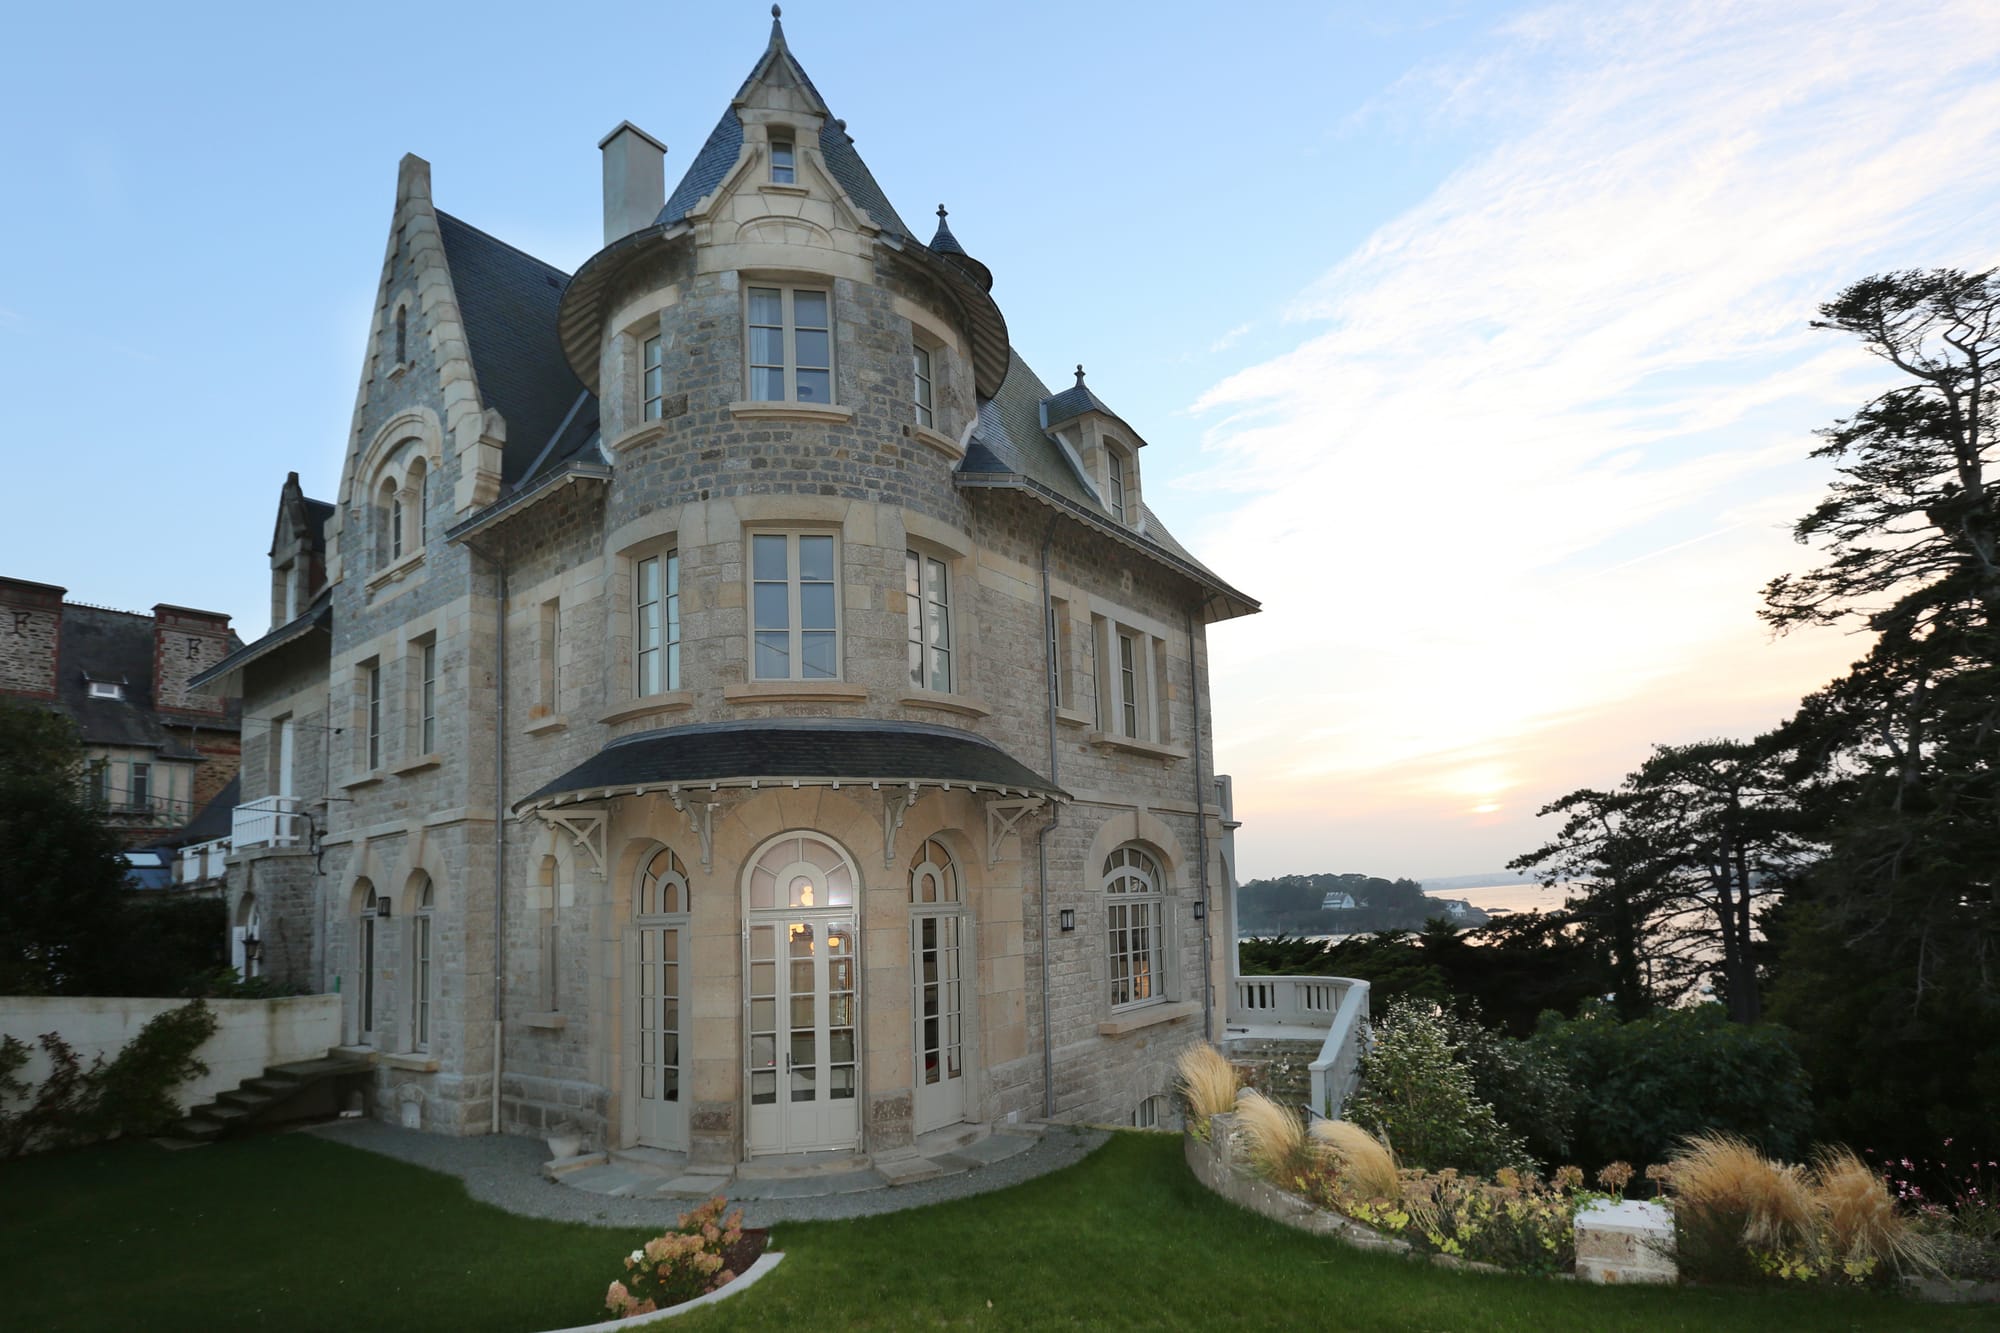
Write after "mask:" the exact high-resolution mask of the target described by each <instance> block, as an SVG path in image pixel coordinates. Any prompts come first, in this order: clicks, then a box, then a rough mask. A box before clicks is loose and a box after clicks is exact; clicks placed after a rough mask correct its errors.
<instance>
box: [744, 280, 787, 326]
mask: <svg viewBox="0 0 2000 1333" xmlns="http://www.w3.org/2000/svg"><path fill="white" fill-rule="evenodd" d="M750 322H751V323H752V324H783V323H784V322H785V298H784V294H783V293H782V292H780V291H779V290H778V289H777V288H776V287H752V288H751V289H750Z"/></svg>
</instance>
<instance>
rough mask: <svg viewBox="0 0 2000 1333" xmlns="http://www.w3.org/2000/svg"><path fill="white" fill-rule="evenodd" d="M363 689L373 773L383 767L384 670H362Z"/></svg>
mask: <svg viewBox="0 0 2000 1333" xmlns="http://www.w3.org/2000/svg"><path fill="white" fill-rule="evenodd" d="M361 677H362V679H361V687H362V689H363V691H364V692H365V695H366V698H367V701H368V727H367V732H366V736H367V748H368V768H369V770H370V771H371V772H372V771H373V770H375V769H378V768H380V767H382V668H381V667H380V666H378V665H369V666H365V667H363V668H361Z"/></svg>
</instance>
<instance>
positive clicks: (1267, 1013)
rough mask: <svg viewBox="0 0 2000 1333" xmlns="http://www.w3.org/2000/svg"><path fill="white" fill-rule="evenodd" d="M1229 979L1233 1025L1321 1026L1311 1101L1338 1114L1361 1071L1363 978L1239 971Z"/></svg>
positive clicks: (1365, 1033) (1365, 997)
mask: <svg viewBox="0 0 2000 1333" xmlns="http://www.w3.org/2000/svg"><path fill="white" fill-rule="evenodd" d="M1233 984H1234V992H1233V998H1232V1002H1231V1003H1230V1006H1229V1023H1230V1025H1231V1026H1232V1027H1241V1028H1265V1029H1269V1028H1284V1027H1292V1028H1318V1029H1324V1030H1325V1032H1326V1038H1325V1040H1324V1041H1323V1042H1322V1043H1321V1045H1320V1051H1319V1055H1318V1057H1317V1058H1315V1059H1314V1060H1313V1062H1312V1065H1311V1066H1310V1071H1311V1074H1312V1105H1313V1109H1314V1110H1315V1111H1317V1112H1319V1114H1321V1115H1325V1116H1338V1115H1339V1114H1340V1108H1341V1106H1342V1105H1344V1104H1345V1103H1346V1101H1347V1098H1348V1097H1349V1096H1350V1095H1352V1093H1353V1092H1354V1088H1355V1085H1356V1084H1357V1083H1358V1081H1359V1079H1360V1075H1361V1052H1362V1049H1363V1047H1364V1046H1365V1044H1366V1042H1367V1040H1368V983H1367V982H1365V981H1356V980H1354V979H1353V978H1351V977H1238V978H1237V979H1236V981H1235V982H1234V983H1233Z"/></svg>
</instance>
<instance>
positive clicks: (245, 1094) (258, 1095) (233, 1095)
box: [215, 1083, 279, 1114]
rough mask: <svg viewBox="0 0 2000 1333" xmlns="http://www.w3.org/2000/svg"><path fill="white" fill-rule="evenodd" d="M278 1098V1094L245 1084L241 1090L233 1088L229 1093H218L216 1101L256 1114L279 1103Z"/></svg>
mask: <svg viewBox="0 0 2000 1333" xmlns="http://www.w3.org/2000/svg"><path fill="white" fill-rule="evenodd" d="M278 1097H279V1094H278V1093H275V1092H267V1091H265V1090H264V1089H262V1088H259V1087H256V1086H254V1085H253V1084H252V1083H245V1084H244V1085H243V1086H242V1087H240V1088H231V1089H229V1090H228V1091H227V1092H218V1093H217V1094H215V1100H216V1101H217V1102H218V1103H219V1104H221V1105H223V1106H238V1107H241V1108H242V1109H243V1110H244V1111H245V1112H247V1113H250V1114H255V1113H256V1112H258V1111H261V1110H263V1109H264V1108H265V1107H267V1106H269V1105H271V1103H273V1102H275V1101H277V1100H278Z"/></svg>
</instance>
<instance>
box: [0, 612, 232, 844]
mask: <svg viewBox="0 0 2000 1333" xmlns="http://www.w3.org/2000/svg"><path fill="white" fill-rule="evenodd" d="M65 592H66V590H65V589H63V588H59V587H56V586H54V585H52V584H47V583H30V582H28V581H27V580H25V579H10V578H0V695H6V696H10V697H12V698H16V699H21V700H25V701H28V702H31V703H39V704H44V705H46V706H48V707H49V708H52V709H54V710H55V711H56V712H59V713H62V714H63V715H65V716H66V717H68V718H69V719H70V720H71V721H72V722H74V723H75V724H76V728H77V734H78V737H79V739H81V741H82V742H83V747H84V754H85V760H84V762H85V768H84V783H85V789H86V791H87V792H88V793H89V795H90V796H91V798H92V799H93V800H95V801H96V802H97V803H98V804H99V805H100V806H102V807H103V809H104V811H105V816H106V818H107V819H108V820H109V821H110V822H111V824H112V825H113V826H114V827H115V828H116V829H117V830H118V832H119V835H120V836H121V837H122V838H123V839H124V840H125V844H126V846H128V847H141V846H148V845H151V844H155V843H159V842H163V841H169V840H171V839H172V838H173V837H174V835H175V834H177V833H178V832H179V831H180V829H181V828H182V827H183V826H184V825H186V824H187V823H188V822H189V821H190V820H192V819H193V818H194V816H195V814H196V812H197V811H199V810H200V809H201V808H202V807H203V806H205V805H207V804H208V803H209V801H211V800H213V799H214V798H215V797H216V796H217V795H218V794H219V793H220V792H221V791H222V789H223V788H224V787H226V786H228V785H229V783H230V781H231V779H233V778H234V777H235V776H236V769H237V765H238V763H239V762H240V757H241V751H242V710H241V707H240V705H238V704H237V703H235V702H234V701H231V700H225V699H223V698H222V697H221V696H220V695H218V694H208V693H202V692H199V691H197V690H196V689H194V688H193V687H192V685H191V684H190V682H191V681H192V680H193V678H194V676H195V675H196V674H197V673H198V672H201V671H205V670H207V669H208V668H209V667H212V666H214V665H215V664H216V663H218V662H220V661H221V660H222V659H223V658H224V657H227V656H228V655H229V654H230V653H231V652H233V651H234V650H235V649H237V648H240V647H242V642H241V640H239V639H238V638H237V637H236V635H235V634H234V633H233V632H232V631H231V630H230V628H229V617H228V616H225V615H222V614H220V613H219V612H215V611H195V610H191V609H189V608H187V607H182V606H171V605H168V604H167V603H164V602H162V603H160V604H159V605H157V606H155V607H154V608H153V611H152V614H151V615H146V614H142V613H139V612H133V611H113V610H109V609H107V608H105V607H99V606H86V605H83V604H81V603H77V602H71V601H68V600H66V599H65Z"/></svg>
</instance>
